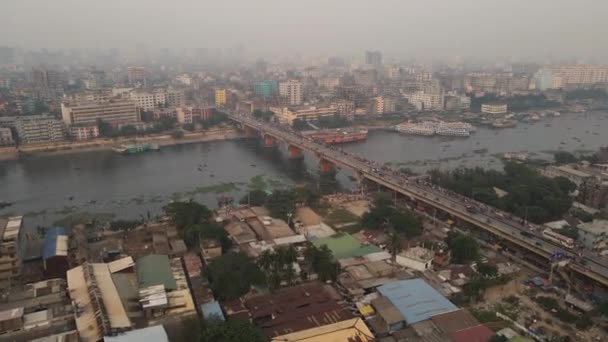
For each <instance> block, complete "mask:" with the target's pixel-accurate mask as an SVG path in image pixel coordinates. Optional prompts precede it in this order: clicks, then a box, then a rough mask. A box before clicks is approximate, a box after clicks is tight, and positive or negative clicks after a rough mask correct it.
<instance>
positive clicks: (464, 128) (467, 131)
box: [395, 121, 476, 137]
mask: <svg viewBox="0 0 608 342" xmlns="http://www.w3.org/2000/svg"><path fill="white" fill-rule="evenodd" d="M395 130H397V132H399V133H405V134H414V135H425V136H431V135H435V134H437V135H445V136H457V137H468V136H469V135H471V133H472V132H475V130H476V128H475V126H473V125H471V124H470V123H467V122H445V121H423V122H419V123H413V122H406V123H402V124H400V125H397V126H395Z"/></svg>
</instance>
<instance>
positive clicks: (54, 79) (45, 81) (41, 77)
mask: <svg viewBox="0 0 608 342" xmlns="http://www.w3.org/2000/svg"><path fill="white" fill-rule="evenodd" d="M32 85H33V86H34V87H35V88H40V89H51V88H57V87H59V86H61V74H60V73H59V72H58V71H55V70H46V69H33V70H32Z"/></svg>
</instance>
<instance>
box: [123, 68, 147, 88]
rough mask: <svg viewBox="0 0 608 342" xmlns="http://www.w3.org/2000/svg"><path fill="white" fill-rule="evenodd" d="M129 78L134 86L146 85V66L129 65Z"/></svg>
mask: <svg viewBox="0 0 608 342" xmlns="http://www.w3.org/2000/svg"><path fill="white" fill-rule="evenodd" d="M127 71H128V78H129V84H130V85H133V86H142V87H145V86H146V85H147V82H146V68H144V67H129V68H128V69H127Z"/></svg>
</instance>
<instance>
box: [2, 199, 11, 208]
mask: <svg viewBox="0 0 608 342" xmlns="http://www.w3.org/2000/svg"><path fill="white" fill-rule="evenodd" d="M11 205H13V202H7V201H0V209H2V208H5V207H10V206H11Z"/></svg>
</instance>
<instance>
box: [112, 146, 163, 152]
mask: <svg viewBox="0 0 608 342" xmlns="http://www.w3.org/2000/svg"><path fill="white" fill-rule="evenodd" d="M159 149H160V147H159V146H158V145H157V144H127V145H120V146H116V147H114V148H112V150H113V151H114V152H116V153H119V154H137V153H142V152H148V151H158V150H159Z"/></svg>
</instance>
